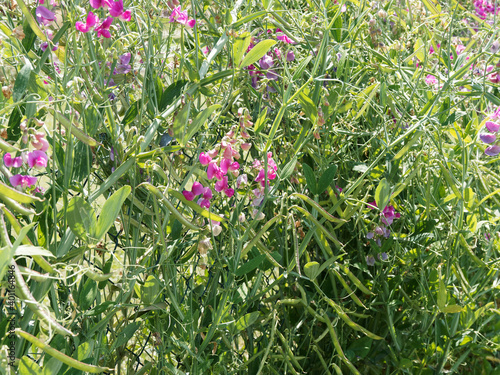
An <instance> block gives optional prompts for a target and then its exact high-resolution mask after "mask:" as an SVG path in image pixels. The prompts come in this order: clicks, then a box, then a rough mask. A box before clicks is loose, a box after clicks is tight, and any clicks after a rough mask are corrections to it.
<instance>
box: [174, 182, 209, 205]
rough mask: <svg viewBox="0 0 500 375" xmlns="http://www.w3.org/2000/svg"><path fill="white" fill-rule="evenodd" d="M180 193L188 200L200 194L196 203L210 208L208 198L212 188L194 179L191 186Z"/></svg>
mask: <svg viewBox="0 0 500 375" xmlns="http://www.w3.org/2000/svg"><path fill="white" fill-rule="evenodd" d="M182 194H183V195H184V198H186V199H187V200H188V201H192V200H193V199H194V198H196V197H197V196H198V195H201V198H200V199H198V204H199V205H200V207H204V208H210V199H212V196H213V194H212V189H210V188H209V187H208V186H206V187H205V186H203V185H202V184H201V183H200V182H197V181H195V182H194V183H193V186H192V187H191V190H190V191H188V190H183V191H182Z"/></svg>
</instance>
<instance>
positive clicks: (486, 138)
mask: <svg viewBox="0 0 500 375" xmlns="http://www.w3.org/2000/svg"><path fill="white" fill-rule="evenodd" d="M479 138H480V139H481V141H483V142H484V143H487V144H490V143H493V142H495V141H496V140H497V136H496V135H495V134H490V133H483V134H480V135H479Z"/></svg>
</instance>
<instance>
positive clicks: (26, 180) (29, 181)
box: [9, 174, 37, 189]
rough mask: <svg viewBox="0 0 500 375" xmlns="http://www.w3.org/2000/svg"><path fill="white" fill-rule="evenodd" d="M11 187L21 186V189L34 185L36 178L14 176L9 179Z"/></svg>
mask: <svg viewBox="0 0 500 375" xmlns="http://www.w3.org/2000/svg"><path fill="white" fill-rule="evenodd" d="M9 181H10V183H11V185H12V186H14V187H15V186H21V187H22V188H23V189H25V188H28V187H31V186H33V185H35V184H36V181H37V178H36V177H33V176H23V175H20V174H16V175H14V176H12V177H11V178H10V179H9Z"/></svg>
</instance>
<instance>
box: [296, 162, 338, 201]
mask: <svg viewBox="0 0 500 375" xmlns="http://www.w3.org/2000/svg"><path fill="white" fill-rule="evenodd" d="M303 168H304V175H305V177H306V184H307V188H308V189H309V191H310V192H311V193H312V194H314V195H319V194H321V193H322V192H324V191H325V190H326V189H327V188H328V186H330V184H331V183H332V181H333V179H334V178H335V175H336V174H337V166H336V165H335V164H332V165H330V166H329V167H328V169H327V170H326V171H325V172H324V173H323V175H322V176H321V178H320V179H319V181H318V182H316V178H315V177H314V172H313V170H312V168H311V167H310V166H309V165H307V164H303Z"/></svg>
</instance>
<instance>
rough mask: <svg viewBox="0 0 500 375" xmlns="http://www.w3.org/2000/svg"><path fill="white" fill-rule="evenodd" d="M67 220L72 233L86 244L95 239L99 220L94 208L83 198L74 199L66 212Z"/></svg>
mask: <svg viewBox="0 0 500 375" xmlns="http://www.w3.org/2000/svg"><path fill="white" fill-rule="evenodd" d="M66 218H67V220H68V225H69V227H70V228H71V231H72V232H73V233H74V234H75V236H77V237H78V238H80V239H81V240H84V241H86V242H89V235H90V237H91V238H93V237H95V233H96V228H97V218H96V214H95V212H94V209H93V208H92V206H91V205H90V204H89V203H88V202H87V201H86V200H85V199H83V197H80V196H77V197H73V199H71V201H70V202H69V204H68V208H67V210H66Z"/></svg>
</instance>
